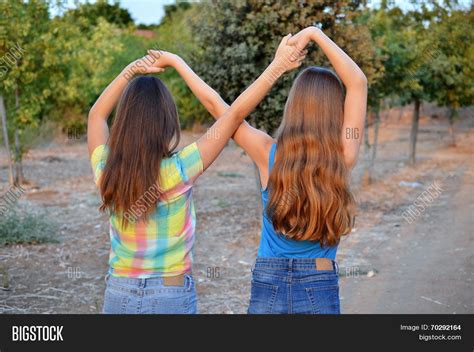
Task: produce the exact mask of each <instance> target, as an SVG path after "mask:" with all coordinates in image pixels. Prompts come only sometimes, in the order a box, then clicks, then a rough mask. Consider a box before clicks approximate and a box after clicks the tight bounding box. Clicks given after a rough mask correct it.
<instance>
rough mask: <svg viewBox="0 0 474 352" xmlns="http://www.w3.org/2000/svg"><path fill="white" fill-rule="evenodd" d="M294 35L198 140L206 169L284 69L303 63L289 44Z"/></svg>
mask: <svg viewBox="0 0 474 352" xmlns="http://www.w3.org/2000/svg"><path fill="white" fill-rule="evenodd" d="M290 37H291V35H287V36H286V37H284V38H283V39H282V41H281V42H280V45H279V46H278V49H277V51H276V55H275V58H274V59H273V61H272V62H271V64H270V65H269V66H268V67H267V68H266V69H265V71H264V72H263V73H262V74H261V75H260V77H258V78H257V79H256V80H255V82H253V83H252V84H251V85H250V86H249V87H248V88H247V89H246V90H245V91H244V92H243V93H242V94H241V95H239V97H238V98H237V99H236V100H235V101H234V102H233V103H232V105H231V106H230V108H229V109H228V110H227V111H226V112H225V113H224V114H223V115H222V116H221V117H220V118H219V119H218V120H217V121H216V122H215V123H214V124H213V125H212V127H211V128H210V129H209V130H208V131H207V133H206V134H205V135H204V136H202V137H201V138H200V139H199V140H198V147H199V150H200V152H201V157H202V159H203V163H204V167H205V168H206V167H208V166H209V165H210V164H211V163H212V162H213V161H214V160H215V158H216V157H217V156H218V155H219V153H220V152H221V151H222V149H223V148H224V146H225V144H226V143H227V141H228V140H229V139H230V138H231V137H232V135H233V134H234V132H235V131H236V130H237V128H238V127H239V126H240V124H241V123H242V121H243V120H244V119H245V118H246V117H247V116H248V115H249V114H250V113H251V112H252V111H253V109H254V108H255V107H256V106H257V105H258V104H259V103H260V101H261V100H262V99H263V98H264V97H265V95H266V94H267V93H268V91H269V90H270V88H271V87H272V86H273V84H274V83H275V82H276V80H277V79H278V78H279V77H280V76H281V75H282V74H283V73H284V72H286V71H289V70H291V69H293V68H295V67H298V66H300V64H301V63H300V62H299V61H298V58H299V56H298V55H297V54H296V52H297V50H296V48H295V47H294V46H289V45H287V42H288V39H289V38H290Z"/></svg>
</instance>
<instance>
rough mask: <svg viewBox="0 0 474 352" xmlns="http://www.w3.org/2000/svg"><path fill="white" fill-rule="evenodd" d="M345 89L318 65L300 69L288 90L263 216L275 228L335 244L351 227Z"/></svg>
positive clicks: (298, 237)
mask: <svg viewBox="0 0 474 352" xmlns="http://www.w3.org/2000/svg"><path fill="white" fill-rule="evenodd" d="M343 120H344V92H343V87H342V84H341V82H340V81H339V79H338V77H337V76H336V75H335V74H334V73H333V72H332V71H330V70H328V69H325V68H321V67H314V66H313V67H308V68H306V69H305V70H303V71H302V72H301V73H300V74H299V75H298V77H297V78H296V80H295V81H294V83H293V86H292V88H291V90H290V93H289V96H288V99H287V102H286V105H285V110H284V116H283V120H282V123H281V125H280V127H279V129H278V132H277V136H276V139H277V147H276V153H275V163H274V166H273V169H272V171H271V173H270V177H269V181H268V189H269V200H268V204H267V208H266V212H267V215H268V216H269V218H270V219H271V221H272V223H273V227H274V229H275V231H276V232H277V233H281V234H283V235H285V236H286V237H287V238H291V239H294V240H299V241H302V240H309V241H319V242H320V244H321V245H323V246H334V245H336V244H338V243H339V240H340V238H341V236H343V235H346V234H348V233H349V232H350V231H351V229H352V226H353V222H354V212H355V200H354V197H353V195H352V193H351V191H350V189H349V179H348V178H349V169H348V167H347V166H346V163H345V161H344V154H343V145H342V128H343Z"/></svg>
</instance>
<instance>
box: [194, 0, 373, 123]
mask: <svg viewBox="0 0 474 352" xmlns="http://www.w3.org/2000/svg"><path fill="white" fill-rule="evenodd" d="M199 7H200V11H199V16H195V17H194V18H193V19H192V20H190V21H191V22H192V24H193V28H194V32H195V35H196V41H197V43H199V45H200V48H201V50H202V52H201V53H200V52H197V53H196V55H194V66H195V67H196V70H197V71H198V72H199V73H200V74H202V76H203V78H204V79H205V80H206V81H207V82H209V83H210V84H211V85H212V86H213V87H214V88H215V89H216V90H217V91H218V92H219V93H220V94H221V95H222V96H223V98H224V99H225V100H226V101H228V102H232V101H233V100H234V99H235V98H236V97H237V96H238V95H239V94H240V93H241V92H242V91H243V90H244V89H245V88H246V87H247V86H248V85H249V84H250V83H252V81H253V80H255V78H257V77H258V76H259V75H260V74H261V73H262V72H263V70H264V69H265V67H266V66H267V65H268V64H269V63H270V61H271V59H272V58H273V56H274V53H275V49H276V47H277V45H278V43H279V41H280V40H281V38H282V37H283V36H285V35H286V34H288V33H297V32H298V31H299V30H301V29H303V28H305V27H307V26H310V25H313V24H315V23H317V24H320V25H321V26H322V28H323V30H324V31H325V32H326V33H327V34H328V35H329V36H330V37H331V38H332V39H333V40H334V41H335V42H337V43H338V44H339V45H340V46H341V47H342V48H343V49H344V50H346V51H347V52H348V53H349V55H351V56H352V57H353V58H354V60H355V61H356V62H357V63H358V64H359V65H360V66H361V67H362V69H363V70H364V72H365V73H366V75H367V77H368V79H369V81H372V80H373V79H374V77H375V76H376V74H377V71H378V68H377V67H376V66H377V63H376V62H375V61H374V59H373V56H374V48H373V45H372V41H371V38H370V33H369V30H368V28H367V27H366V26H365V25H364V24H360V23H357V21H356V19H357V17H358V16H359V15H360V14H361V11H362V10H361V9H362V7H361V5H360V3H359V2H354V1H324V2H323V1H314V2H291V3H290V2H285V3H284V2H276V1H257V0H248V1H245V2H244V1H219V2H218V3H213V4H212V5H210V4H201V5H199ZM314 48H315V47H314V45H313V47H312V49H311V51H310V53H309V54H308V56H307V59H306V65H328V61H327V60H326V58H325V56H324V55H323V54H322V52H321V51H320V50H317V49H316V50H314ZM296 74H297V72H292V73H290V74H286V75H285V76H283V77H282V79H280V81H279V82H278V83H277V84H276V85H275V87H274V88H273V89H272V91H271V92H270V94H269V95H268V96H267V97H266V99H265V100H264V101H262V103H261V104H260V105H259V107H258V108H257V110H256V111H255V112H254V113H253V115H252V120H253V122H254V124H256V125H257V126H258V127H261V128H264V129H266V130H268V131H272V130H274V129H275V127H276V126H278V124H279V122H280V118H281V116H282V113H283V108H284V104H285V101H286V97H287V95H288V91H289V88H290V86H291V83H292V81H293V79H294V77H295V76H296Z"/></svg>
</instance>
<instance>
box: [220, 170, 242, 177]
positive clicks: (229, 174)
mask: <svg viewBox="0 0 474 352" xmlns="http://www.w3.org/2000/svg"><path fill="white" fill-rule="evenodd" d="M217 175H218V176H220V177H244V175H242V174H238V173H236V172H221V171H218V172H217Z"/></svg>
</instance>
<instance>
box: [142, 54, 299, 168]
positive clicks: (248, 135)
mask: <svg viewBox="0 0 474 352" xmlns="http://www.w3.org/2000/svg"><path fill="white" fill-rule="evenodd" d="M149 53H150V54H151V55H154V56H155V57H156V58H158V62H157V64H158V65H163V66H172V67H174V68H175V69H176V71H177V72H178V73H179V75H180V76H181V77H182V78H183V79H184V81H185V82H186V84H187V85H188V87H189V88H190V89H191V91H192V92H193V94H194V95H195V96H196V97H197V98H198V100H199V101H200V102H201V104H203V106H204V107H205V108H206V110H207V111H209V113H210V114H211V115H212V116H213V117H214V118H215V119H216V120H217V119H219V117H221V116H224V114H225V113H226V112H228V110H229V108H230V107H229V105H228V104H227V103H226V102H225V101H224V100H223V99H222V98H221V97H220V95H219V94H218V93H217V92H216V91H215V90H214V89H212V88H211V87H210V86H209V85H208V84H207V83H206V82H204V81H203V80H202V79H201V78H200V77H199V76H198V75H197V74H196V73H195V72H194V71H193V70H192V69H191V68H190V67H189V66H188V65H187V64H186V62H185V61H184V60H183V59H181V58H180V57H179V56H177V55H174V54H171V53H167V52H163V51H154V50H151V51H149ZM305 54H306V51H303V52H302V54H301V55H299V56H298V57H297V60H295V61H294V62H293V64H292V65H291V67H290V69H292V68H295V67H298V66H300V64H301V61H302V60H303V59H304V57H305ZM276 64H278V66H282V63H281V62H276V63H274V65H276ZM280 68H281V67H280ZM232 138H233V139H234V140H235V141H236V143H237V144H238V145H239V146H240V147H242V149H244V150H245V152H247V154H249V156H250V157H251V158H252V160H253V161H254V162H255V163H256V164H257V166H259V168H260V167H261V166H264V167H265V168H266V166H267V163H268V160H267V159H268V158H266V157H265V156H268V150H269V149H270V147H271V144H272V143H273V139H272V138H271V137H270V136H269V135H267V134H266V133H265V132H263V131H260V130H258V129H256V128H254V127H252V126H251V125H250V124H248V123H247V122H246V121H243V122H242V123H241V124H240V126H239V127H238V128H237V131H236V132H235V133H234V135H233V137H232Z"/></svg>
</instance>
